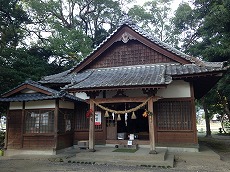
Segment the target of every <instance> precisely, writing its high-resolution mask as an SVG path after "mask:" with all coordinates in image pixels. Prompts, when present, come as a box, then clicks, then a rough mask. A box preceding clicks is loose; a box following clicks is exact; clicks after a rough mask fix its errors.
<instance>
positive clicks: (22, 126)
mask: <svg viewBox="0 0 230 172" xmlns="http://www.w3.org/2000/svg"><path fill="white" fill-rule="evenodd" d="M24 121H25V101H23V102H22V118H21V148H23V140H24V138H23V133H24Z"/></svg>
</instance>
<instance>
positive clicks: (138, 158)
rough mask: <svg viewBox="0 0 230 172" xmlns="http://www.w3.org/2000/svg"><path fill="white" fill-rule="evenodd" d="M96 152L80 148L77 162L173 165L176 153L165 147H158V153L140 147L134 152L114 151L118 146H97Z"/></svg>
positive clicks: (152, 165) (150, 165)
mask: <svg viewBox="0 0 230 172" xmlns="http://www.w3.org/2000/svg"><path fill="white" fill-rule="evenodd" d="M95 149H96V151H95V152H89V151H88V150H82V149H79V150H78V151H77V154H76V162H77V163H90V164H91V163H95V164H113V165H124V166H146V167H165V168H168V167H173V164H174V155H173V154H170V153H168V151H167V149H165V148H158V149H156V151H157V154H149V151H150V150H149V149H147V148H139V149H138V150H137V151H136V152H134V153H128V152H113V151H114V150H116V148H112V147H106V146H101V147H96V148H95Z"/></svg>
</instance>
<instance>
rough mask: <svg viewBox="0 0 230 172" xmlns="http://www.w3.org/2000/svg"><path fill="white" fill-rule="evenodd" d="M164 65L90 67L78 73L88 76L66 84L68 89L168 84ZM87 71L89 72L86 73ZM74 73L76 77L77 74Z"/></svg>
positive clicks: (168, 80)
mask: <svg viewBox="0 0 230 172" xmlns="http://www.w3.org/2000/svg"><path fill="white" fill-rule="evenodd" d="M165 70H166V66H165V65H142V66H122V67H113V68H100V69H90V70H87V71H85V72H83V73H79V74H80V75H84V74H86V75H87V76H88V77H87V78H86V79H84V80H82V81H81V82H78V81H76V82H75V81H74V82H73V83H72V84H70V85H68V86H66V87H65V88H68V89H73V88H74V89H75V88H76V89H82V88H99V87H123V86H143V85H149V86H153V85H154V86H157V85H165V84H169V83H170V82H171V81H172V79H171V77H166V76H165ZM87 73H90V75H88V74H87ZM79 74H76V78H78V75H79Z"/></svg>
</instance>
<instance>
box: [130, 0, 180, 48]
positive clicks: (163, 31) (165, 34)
mask: <svg viewBox="0 0 230 172" xmlns="http://www.w3.org/2000/svg"><path fill="white" fill-rule="evenodd" d="M171 3H172V0H160V1H159V0H153V1H147V2H145V3H144V5H143V6H139V5H135V6H134V7H133V8H131V9H130V10H129V15H130V16H132V18H134V19H135V20H136V21H137V22H138V24H139V25H140V26H141V27H142V28H143V29H144V30H146V31H149V32H150V33H151V34H152V35H154V36H155V37H156V38H158V39H160V40H161V41H164V42H167V43H169V44H171V45H172V46H177V44H178V37H177V35H176V34H172V33H173V30H174V27H173V25H172V14H171Z"/></svg>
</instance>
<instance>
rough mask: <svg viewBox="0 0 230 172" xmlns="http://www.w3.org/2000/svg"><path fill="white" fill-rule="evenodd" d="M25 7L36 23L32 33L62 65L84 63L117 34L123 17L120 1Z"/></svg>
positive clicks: (39, 2) (31, 1) (67, 0)
mask: <svg viewBox="0 0 230 172" xmlns="http://www.w3.org/2000/svg"><path fill="white" fill-rule="evenodd" d="M24 4H25V9H26V10H28V11H29V14H30V18H31V20H32V21H33V24H32V25H31V27H32V29H28V32H29V33H31V36H34V35H36V36H37V38H38V40H39V41H38V43H39V45H40V46H42V47H44V48H46V49H49V50H51V51H52V52H53V58H55V60H56V62H57V63H58V64H65V63H67V62H70V63H74V62H75V63H78V62H79V61H81V60H82V58H83V57H85V56H86V55H87V54H89V52H90V51H91V50H92V49H93V48H94V47H95V46H97V45H99V44H100V43H101V42H102V41H103V40H104V39H105V37H106V36H107V35H108V33H109V32H111V31H112V30H114V28H115V26H116V24H117V23H118V20H119V18H120V16H121V8H120V3H119V1H118V0H107V1H102V0H86V1H83V0H46V1H45V0H28V1H24ZM105 28H107V29H105ZM47 35H48V36H47ZM35 43H37V42H35Z"/></svg>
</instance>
